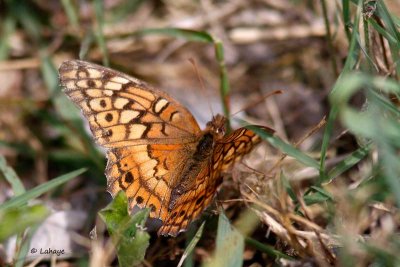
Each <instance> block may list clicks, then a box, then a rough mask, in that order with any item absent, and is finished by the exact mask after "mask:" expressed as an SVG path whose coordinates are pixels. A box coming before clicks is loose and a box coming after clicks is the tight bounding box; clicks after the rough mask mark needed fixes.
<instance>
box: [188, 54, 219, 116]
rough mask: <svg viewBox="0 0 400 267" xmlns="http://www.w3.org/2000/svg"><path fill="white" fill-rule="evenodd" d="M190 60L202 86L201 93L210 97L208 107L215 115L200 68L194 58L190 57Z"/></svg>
mask: <svg viewBox="0 0 400 267" xmlns="http://www.w3.org/2000/svg"><path fill="white" fill-rule="evenodd" d="M189 62H190V63H191V64H192V66H193V69H194V71H195V72H196V76H197V79H198V80H199V83H200V86H201V89H202V90H201V93H202V94H203V96H204V98H206V99H208V101H207V103H208V108H209V109H210V111H211V115H212V116H213V117H214V112H213V109H212V107H211V104H210V99H211V98H210V95H208V93H207V91H206V87H205V86H204V81H203V79H202V78H201V76H200V72H199V68H198V67H197V64H196V61H195V60H194V59H193V58H189Z"/></svg>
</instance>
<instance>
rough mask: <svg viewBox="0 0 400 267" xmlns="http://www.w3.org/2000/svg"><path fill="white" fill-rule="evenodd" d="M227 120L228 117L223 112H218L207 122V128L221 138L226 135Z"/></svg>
mask: <svg viewBox="0 0 400 267" xmlns="http://www.w3.org/2000/svg"><path fill="white" fill-rule="evenodd" d="M225 122H226V118H225V117H224V116H223V115H221V114H217V115H215V116H213V118H212V120H211V121H209V122H208V123H207V129H208V130H209V131H210V132H211V133H212V134H213V135H214V137H215V138H217V139H220V138H222V137H223V136H224V135H225Z"/></svg>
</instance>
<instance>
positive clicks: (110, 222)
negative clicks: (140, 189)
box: [99, 191, 150, 267]
mask: <svg viewBox="0 0 400 267" xmlns="http://www.w3.org/2000/svg"><path fill="white" fill-rule="evenodd" d="M99 215H100V217H101V219H102V220H103V221H104V222H105V224H106V226H107V230H108V231H109V233H110V235H111V238H112V240H113V242H114V245H115V247H116V251H117V256H118V261H119V265H120V266H122V267H125V266H126V267H128V266H136V265H138V264H140V263H141V262H142V261H143V259H144V256H145V253H146V249H147V247H148V246H149V244H150V243H149V239H150V235H149V234H148V233H147V232H146V231H145V230H144V225H145V222H146V220H147V217H148V215H149V210H148V209H144V210H141V211H139V212H137V213H136V214H135V215H133V216H131V215H129V213H128V200H127V197H126V195H125V192H123V191H120V192H119V193H118V194H117V195H116V196H115V198H114V200H113V201H112V202H111V203H110V204H109V205H108V206H107V207H106V208H104V209H103V210H101V211H100V212H99Z"/></svg>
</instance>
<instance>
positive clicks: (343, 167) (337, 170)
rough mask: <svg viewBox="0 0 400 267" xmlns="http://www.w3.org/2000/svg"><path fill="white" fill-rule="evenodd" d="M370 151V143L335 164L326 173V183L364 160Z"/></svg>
mask: <svg viewBox="0 0 400 267" xmlns="http://www.w3.org/2000/svg"><path fill="white" fill-rule="evenodd" d="M370 150H371V143H370V144H367V145H366V146H363V147H360V148H359V149H357V150H356V151H354V152H353V153H351V154H350V155H349V156H347V157H346V158H345V159H344V160H342V161H341V162H339V163H338V164H336V166H335V167H333V168H332V169H331V170H330V171H329V172H328V177H329V181H328V183H330V182H332V181H333V180H334V179H335V178H336V177H338V176H339V175H341V174H342V173H344V172H345V171H347V170H349V169H350V168H351V167H353V166H354V165H356V164H357V163H358V162H360V161H361V160H362V159H364V158H365V157H366V156H367V155H368V153H369V151H370Z"/></svg>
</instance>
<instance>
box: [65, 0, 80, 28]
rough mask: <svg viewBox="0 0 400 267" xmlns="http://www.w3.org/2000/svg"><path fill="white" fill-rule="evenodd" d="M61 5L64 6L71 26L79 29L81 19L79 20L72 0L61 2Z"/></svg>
mask: <svg viewBox="0 0 400 267" xmlns="http://www.w3.org/2000/svg"><path fill="white" fill-rule="evenodd" d="M61 4H62V5H63V8H64V10H65V14H67V17H68V21H69V24H71V26H72V27H73V28H78V27H79V19H78V14H77V10H76V8H75V7H74V4H73V2H72V1H71V0H61Z"/></svg>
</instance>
